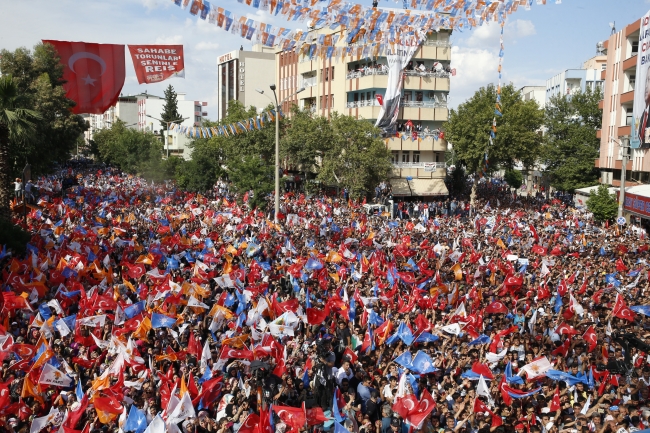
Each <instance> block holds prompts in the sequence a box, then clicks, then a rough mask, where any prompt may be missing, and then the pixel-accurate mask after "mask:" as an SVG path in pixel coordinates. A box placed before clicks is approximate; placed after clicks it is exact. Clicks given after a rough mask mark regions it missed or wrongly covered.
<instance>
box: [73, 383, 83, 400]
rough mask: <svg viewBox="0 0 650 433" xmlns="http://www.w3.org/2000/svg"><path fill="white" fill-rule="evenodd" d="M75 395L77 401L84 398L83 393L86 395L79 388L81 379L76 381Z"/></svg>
mask: <svg viewBox="0 0 650 433" xmlns="http://www.w3.org/2000/svg"><path fill="white" fill-rule="evenodd" d="M75 395H76V396H77V401H81V399H82V398H84V395H86V394H85V393H84V391H83V389H81V381H80V380H78V381H77V389H76V390H75Z"/></svg>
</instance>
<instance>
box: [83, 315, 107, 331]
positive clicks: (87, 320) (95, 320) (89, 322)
mask: <svg viewBox="0 0 650 433" xmlns="http://www.w3.org/2000/svg"><path fill="white" fill-rule="evenodd" d="M104 322H106V314H102V315H100V316H90V317H83V318H81V319H77V323H78V324H80V325H84V326H92V327H93V328H97V327H98V326H100V327H101V326H104Z"/></svg>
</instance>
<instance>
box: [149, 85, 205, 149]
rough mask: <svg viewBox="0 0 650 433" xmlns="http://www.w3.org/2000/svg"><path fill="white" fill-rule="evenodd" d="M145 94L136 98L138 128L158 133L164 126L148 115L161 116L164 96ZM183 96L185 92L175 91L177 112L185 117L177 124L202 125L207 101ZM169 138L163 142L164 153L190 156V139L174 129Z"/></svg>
mask: <svg viewBox="0 0 650 433" xmlns="http://www.w3.org/2000/svg"><path fill="white" fill-rule="evenodd" d="M139 96H142V95H139ZM145 96H146V97H144V98H140V99H138V120H137V121H138V129H140V130H142V131H152V132H154V133H159V131H160V130H161V129H164V127H163V126H161V124H160V122H159V121H157V120H154V119H152V118H151V117H148V116H152V117H155V118H157V119H160V118H161V113H162V112H163V107H164V105H165V98H161V97H160V96H154V95H145ZM185 97H186V95H185V93H177V99H178V113H179V114H180V115H181V118H183V119H185V120H183V121H182V122H177V125H180V126H187V127H192V126H202V124H203V118H204V117H206V116H207V115H208V113H207V112H206V111H203V110H205V109H206V108H205V107H207V105H208V103H207V102H202V101H192V100H187V99H185ZM163 134H164V135H165V136H166V134H167V133H166V132H163ZM169 138H170V139H169V141H168V142H166V143H165V154H167V153H169V155H174V156H179V157H183V158H185V159H190V158H191V149H190V148H189V147H188V144H189V143H191V140H190V139H188V138H187V137H186V136H185V135H183V134H179V133H178V132H175V131H171V133H170V135H169ZM167 148H169V152H167Z"/></svg>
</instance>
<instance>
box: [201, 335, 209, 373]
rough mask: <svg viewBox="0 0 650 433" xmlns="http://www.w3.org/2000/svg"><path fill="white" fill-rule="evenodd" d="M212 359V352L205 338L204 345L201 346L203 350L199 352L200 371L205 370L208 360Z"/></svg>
mask: <svg viewBox="0 0 650 433" xmlns="http://www.w3.org/2000/svg"><path fill="white" fill-rule="evenodd" d="M211 360H212V353H210V344H209V342H208V340H205V345H204V346H203V352H202V353H201V371H205V369H206V368H207V366H208V362H210V361H211Z"/></svg>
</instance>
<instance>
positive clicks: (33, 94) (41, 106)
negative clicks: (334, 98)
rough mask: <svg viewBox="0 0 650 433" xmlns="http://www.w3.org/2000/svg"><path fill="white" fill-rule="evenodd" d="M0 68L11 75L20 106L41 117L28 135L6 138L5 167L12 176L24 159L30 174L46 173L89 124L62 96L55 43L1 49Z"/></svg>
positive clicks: (61, 70)
mask: <svg viewBox="0 0 650 433" xmlns="http://www.w3.org/2000/svg"><path fill="white" fill-rule="evenodd" d="M0 71H2V74H3V75H11V76H12V77H13V82H14V83H15V85H16V87H17V89H18V94H19V95H20V99H21V103H20V104H21V108H23V109H27V110H33V111H35V112H38V113H40V116H41V117H42V119H41V120H39V121H38V122H35V129H34V131H33V132H32V133H31V134H30V135H31V139H29V140H17V139H15V138H14V139H11V138H10V139H9V154H8V158H9V161H8V164H7V167H8V169H9V170H10V172H11V176H12V177H17V176H19V175H20V173H21V172H22V169H23V167H24V166H25V163H27V162H29V163H30V164H31V166H32V175H38V174H42V173H46V172H48V171H49V170H51V169H52V167H53V166H54V164H53V162H57V161H58V162H61V161H65V160H67V159H68V157H69V156H70V154H71V153H72V151H73V149H76V143H77V139H78V138H79V136H80V135H82V133H83V132H84V131H85V130H86V129H87V128H88V126H87V125H86V122H85V121H84V119H83V118H82V117H81V116H78V115H76V114H73V113H72V112H71V111H70V109H71V108H72V107H74V105H75V103H74V101H72V100H70V99H68V98H66V97H65V90H64V89H63V84H64V81H63V66H62V65H61V64H60V62H59V56H58V54H57V52H56V50H55V49H54V47H52V46H51V45H48V44H40V43H39V44H37V45H36V46H35V47H34V50H33V52H32V51H30V50H28V49H26V48H18V49H16V50H15V51H8V50H2V51H0Z"/></svg>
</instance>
